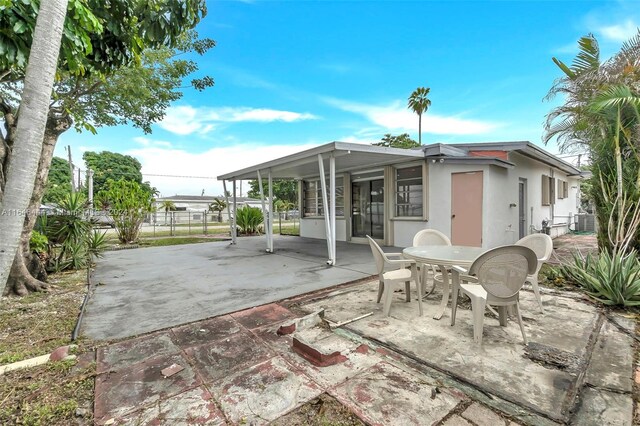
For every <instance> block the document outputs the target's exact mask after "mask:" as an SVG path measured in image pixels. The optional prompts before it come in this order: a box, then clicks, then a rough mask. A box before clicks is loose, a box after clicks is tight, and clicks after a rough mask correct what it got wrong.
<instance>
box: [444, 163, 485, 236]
mask: <svg viewBox="0 0 640 426" xmlns="http://www.w3.org/2000/svg"><path fill="white" fill-rule="evenodd" d="M451 243H452V244H453V245H457V246H472V247H481V246H482V172H481V171H477V172H469V173H452V174H451Z"/></svg>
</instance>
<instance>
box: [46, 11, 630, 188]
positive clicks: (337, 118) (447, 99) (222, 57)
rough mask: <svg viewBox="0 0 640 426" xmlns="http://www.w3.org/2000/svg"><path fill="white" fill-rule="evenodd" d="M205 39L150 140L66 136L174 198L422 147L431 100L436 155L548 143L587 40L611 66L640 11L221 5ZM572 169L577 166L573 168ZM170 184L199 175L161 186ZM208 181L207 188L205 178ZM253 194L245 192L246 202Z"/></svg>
mask: <svg viewBox="0 0 640 426" xmlns="http://www.w3.org/2000/svg"><path fill="white" fill-rule="evenodd" d="M207 7H208V14H207V16H206V17H205V18H204V19H203V20H202V22H201V23H200V24H199V25H198V27H197V28H196V29H197V31H198V32H199V33H200V35H201V36H203V37H210V38H212V39H214V40H215V41H216V43H217V46H216V47H215V48H213V49H211V50H210V51H209V52H208V53H207V54H206V55H205V56H203V57H198V59H197V61H198V64H199V67H200V70H199V71H198V73H197V74H196V75H198V76H203V75H210V76H212V77H213V78H214V79H215V86H214V87H212V88H209V89H207V90H206V91H204V92H197V91H195V90H191V89H188V90H185V92H184V96H183V97H182V99H180V100H179V101H176V102H175V103H173V104H172V105H171V107H170V108H169V109H168V110H167V113H166V116H165V118H164V119H163V120H162V121H161V122H159V123H157V124H156V125H154V126H153V133H152V134H147V135H145V134H144V133H143V132H142V131H141V130H139V129H136V128H133V127H130V126H118V127H111V128H100V129H98V134H97V135H92V134H90V133H87V132H85V133H76V132H75V131H73V130H70V131H68V132H66V133H65V134H63V135H62V136H61V138H60V140H59V141H58V145H57V147H56V155H58V156H61V157H65V156H66V154H65V151H64V147H65V146H67V145H70V146H71V150H72V153H73V156H74V163H76V164H79V166H80V167H81V168H83V169H84V165H83V164H82V161H81V157H82V153H83V152H85V151H102V150H108V151H114V152H120V153H123V154H128V155H132V156H134V157H136V158H137V159H138V160H139V161H140V162H141V163H142V173H143V175H144V180H147V181H149V182H150V183H151V184H152V185H153V186H155V187H156V188H157V189H158V190H159V192H160V194H161V196H171V195H177V194H180V195H201V194H202V193H203V192H204V194H205V195H210V196H215V195H220V194H222V193H223V191H222V183H221V182H219V181H217V180H216V179H215V177H217V176H219V175H222V174H224V173H227V172H231V171H233V170H238V169H241V168H243V167H247V166H251V165H254V164H258V163H262V162H265V161H268V160H271V159H274V158H278V157H281V156H283V155H287V154H291V153H294V152H298V151H301V150H303V149H308V148H312V147H314V146H318V145H322V144H325V143H328V142H332V141H343V142H354V143H365V144H370V143H373V142H377V141H379V140H380V139H381V138H382V137H383V136H384V135H385V134H386V133H391V134H393V135H398V134H401V133H409V134H410V135H411V137H412V138H414V139H416V140H417V139H418V118H417V115H415V114H414V113H412V112H411V111H410V110H409V109H407V98H408V97H409V95H410V94H411V92H412V91H413V90H415V89H416V88H417V87H421V86H422V87H429V88H430V89H431V91H430V95H429V99H431V102H432V104H431V107H430V108H429V109H428V111H427V112H426V113H425V114H424V116H423V121H422V129H423V134H422V142H423V144H430V143H454V142H489V141H513V140H519V141H521V140H527V141H530V142H532V143H534V144H536V145H539V146H541V147H543V148H545V149H547V150H548V151H550V152H553V153H558V150H557V148H556V146H555V145H554V144H553V143H551V144H549V145H547V146H544V144H543V142H542V136H543V122H544V119H545V115H546V114H547V113H548V112H549V111H550V110H551V109H552V108H553V106H555V105H557V104H558V103H559V102H561V101H562V99H555V100H552V101H545V100H544V98H545V96H546V94H547V92H548V91H549V88H550V87H551V86H552V84H553V82H554V80H555V79H556V78H558V77H560V76H561V73H560V70H559V69H558V68H557V66H556V65H555V64H554V63H553V62H552V59H551V58H552V57H554V56H555V57H557V58H559V59H561V60H562V61H564V62H566V63H570V62H571V60H572V59H573V58H574V57H575V54H576V53H577V51H578V49H577V40H578V39H579V38H580V37H582V36H583V35H586V34H588V33H593V34H594V35H595V36H596V38H597V39H598V41H599V43H600V48H601V51H602V53H603V58H607V57H609V56H611V55H612V54H613V53H615V52H616V51H618V50H619V48H620V46H621V44H622V43H623V42H624V41H626V40H628V39H629V38H631V37H632V36H634V35H635V34H636V32H637V28H638V26H639V25H640V2H638V1H584V0H583V1H580V0H578V1H565V2H563V1H493V2H491V1H469V2H463V1H447V2H436V1H412V2H398V1H260V0H255V1H250V0H244V1H208V2H207ZM565 159H566V160H567V161H574V160H575V158H572V157H566V158H565ZM156 175H173V176H192V177H193V176H195V177H198V178H186V177H160V176H156ZM205 178H207V179H205ZM246 188H247V187H246V186H245V187H244V192H246Z"/></svg>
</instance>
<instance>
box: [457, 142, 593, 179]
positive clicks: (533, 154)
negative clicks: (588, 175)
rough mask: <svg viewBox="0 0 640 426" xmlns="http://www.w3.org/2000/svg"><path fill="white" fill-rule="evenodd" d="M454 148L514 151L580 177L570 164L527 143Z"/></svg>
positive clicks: (459, 145) (459, 146) (490, 143)
mask: <svg viewBox="0 0 640 426" xmlns="http://www.w3.org/2000/svg"><path fill="white" fill-rule="evenodd" d="M452 145H453V146H455V147H458V148H462V149H466V150H470V149H474V148H481V149H483V150H500V151H507V152H511V151H516V152H518V153H519V154H521V155H524V156H525V157H529V158H531V159H534V160H537V161H539V162H541V163H544V164H546V165H548V166H551V167H555V168H557V169H559V170H562V171H563V172H565V173H567V174H568V175H569V176H581V171H580V170H579V169H577V168H576V167H575V166H573V165H572V164H571V163H567V162H566V161H564V160H562V159H560V158H558V157H556V156H555V155H553V154H551V153H550V152H547V151H545V150H544V149H542V148H540V147H538V146H536V145H534V144H532V143H531V142H527V141H516V142H481V143H465V144H452Z"/></svg>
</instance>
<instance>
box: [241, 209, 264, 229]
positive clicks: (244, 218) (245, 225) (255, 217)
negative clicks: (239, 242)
mask: <svg viewBox="0 0 640 426" xmlns="http://www.w3.org/2000/svg"><path fill="white" fill-rule="evenodd" d="M263 221H264V218H263V217H262V210H260V209H259V208H258V207H250V206H244V207H241V208H239V209H238V210H237V211H236V225H237V226H238V228H240V233H242V234H255V233H256V232H258V227H259V226H260V224H261V223H262V222H263Z"/></svg>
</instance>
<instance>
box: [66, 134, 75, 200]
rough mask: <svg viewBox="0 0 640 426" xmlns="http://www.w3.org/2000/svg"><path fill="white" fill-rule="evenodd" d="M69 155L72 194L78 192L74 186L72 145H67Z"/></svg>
mask: <svg viewBox="0 0 640 426" xmlns="http://www.w3.org/2000/svg"><path fill="white" fill-rule="evenodd" d="M67 153H68V154H69V175H70V176H71V192H72V193H75V192H76V187H75V185H74V184H73V162H72V161H71V145H67Z"/></svg>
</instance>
